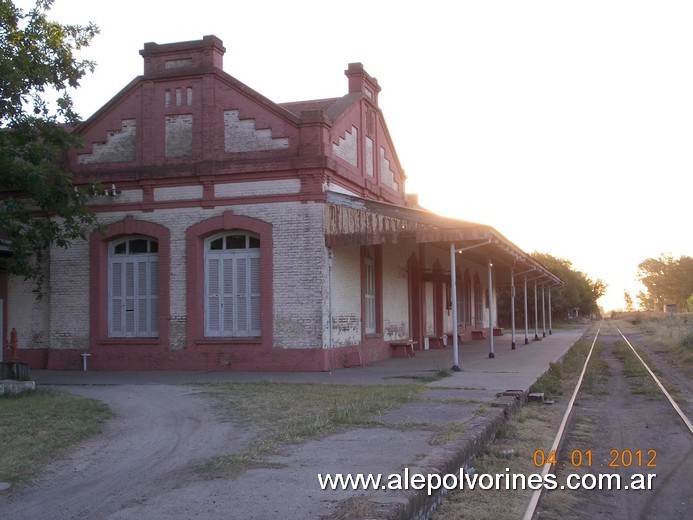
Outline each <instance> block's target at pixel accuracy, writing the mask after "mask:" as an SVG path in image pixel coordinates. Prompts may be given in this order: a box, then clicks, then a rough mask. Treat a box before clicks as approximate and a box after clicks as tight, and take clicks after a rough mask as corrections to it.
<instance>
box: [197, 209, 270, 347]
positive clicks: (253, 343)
mask: <svg viewBox="0 0 693 520" xmlns="http://www.w3.org/2000/svg"><path fill="white" fill-rule="evenodd" d="M241 230H242V231H243V232H246V233H251V234H254V235H255V236H257V237H258V238H259V239H260V287H261V289H260V313H261V322H260V336H257V337H256V336H253V337H238V338H236V337H207V336H205V315H204V312H205V311H204V305H205V304H204V298H205V279H204V278H205V263H204V262H205V250H204V248H205V240H206V239H207V238H209V237H211V236H212V235H219V234H224V233H227V234H228V233H231V232H239V231H241ZM186 247H187V255H186V257H187V262H186V289H187V290H186V310H187V320H186V330H187V340H186V344H187V346H188V347H189V348H196V347H204V346H206V345H228V346H232V345H237V346H239V347H240V346H241V345H248V346H249V347H251V348H253V349H257V348H261V349H263V350H270V349H271V348H272V346H273V341H274V338H273V323H274V319H273V282H272V280H273V276H274V273H273V262H274V261H273V238H272V224H270V223H268V222H264V221H262V220H259V219H255V218H252V217H245V216H241V215H234V214H233V212H232V211H225V212H224V213H222V214H221V215H217V216H215V217H210V218H208V219H206V220H203V221H201V222H198V223H196V224H193V225H191V226H190V227H189V228H188V229H187V230H186Z"/></svg>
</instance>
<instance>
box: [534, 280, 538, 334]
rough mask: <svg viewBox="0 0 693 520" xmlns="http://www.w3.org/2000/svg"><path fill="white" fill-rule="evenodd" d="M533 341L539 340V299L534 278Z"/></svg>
mask: <svg viewBox="0 0 693 520" xmlns="http://www.w3.org/2000/svg"><path fill="white" fill-rule="evenodd" d="M534 341H539V301H538V299H537V281H536V280H534Z"/></svg>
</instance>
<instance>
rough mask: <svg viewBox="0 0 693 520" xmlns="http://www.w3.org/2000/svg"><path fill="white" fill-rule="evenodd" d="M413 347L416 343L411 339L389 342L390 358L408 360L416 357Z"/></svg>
mask: <svg viewBox="0 0 693 520" xmlns="http://www.w3.org/2000/svg"><path fill="white" fill-rule="evenodd" d="M414 345H416V341H414V340H413V339H398V340H395V341H390V348H391V349H392V357H394V358H409V357H414V356H416V354H415V353H414Z"/></svg>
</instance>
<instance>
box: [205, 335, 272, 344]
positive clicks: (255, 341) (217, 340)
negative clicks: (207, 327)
mask: <svg viewBox="0 0 693 520" xmlns="http://www.w3.org/2000/svg"><path fill="white" fill-rule="evenodd" d="M194 344H195V345H199V346H206V345H248V344H251V345H261V344H262V338H261V337H257V336H253V337H248V338H202V339H198V340H195V341H194Z"/></svg>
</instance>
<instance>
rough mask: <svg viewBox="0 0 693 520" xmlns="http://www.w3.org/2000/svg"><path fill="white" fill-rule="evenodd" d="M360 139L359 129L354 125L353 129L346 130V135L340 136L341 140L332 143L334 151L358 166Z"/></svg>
mask: <svg viewBox="0 0 693 520" xmlns="http://www.w3.org/2000/svg"><path fill="white" fill-rule="evenodd" d="M358 141H359V131H358V129H357V128H356V127H355V126H352V127H351V130H347V131H346V133H345V135H344V137H342V136H340V137H339V142H337V143H332V152H333V153H334V154H335V155H336V156H337V157H339V158H340V159H342V160H344V161H346V162H348V163H349V164H351V165H352V166H358V149H359V148H358Z"/></svg>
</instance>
